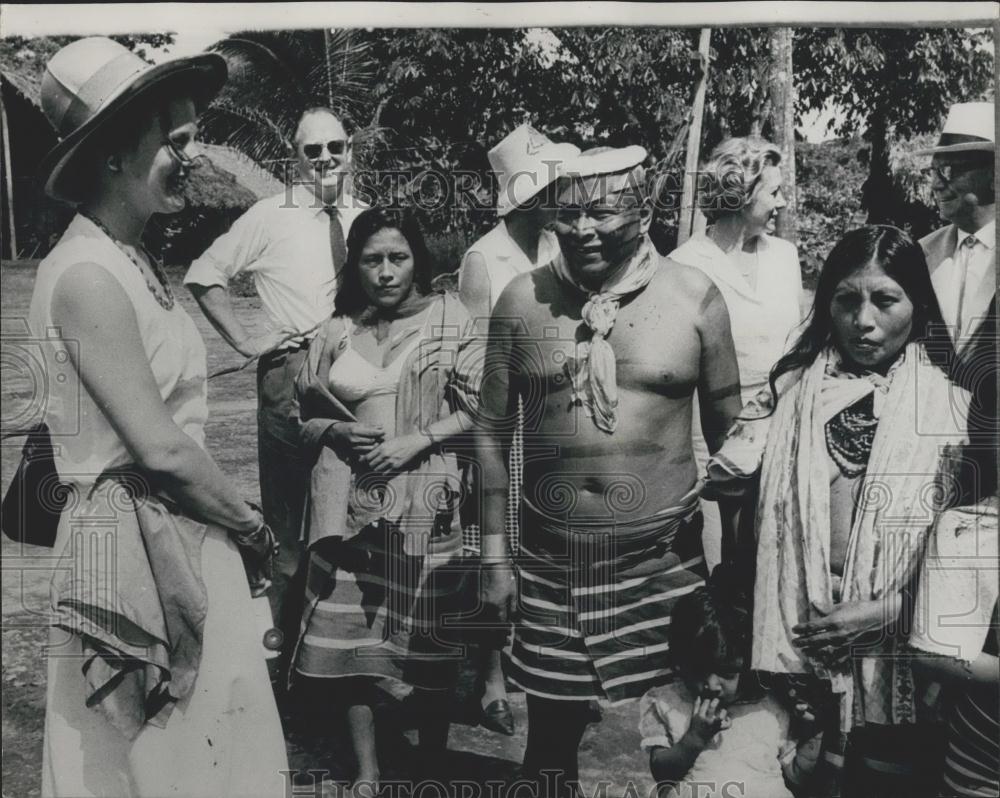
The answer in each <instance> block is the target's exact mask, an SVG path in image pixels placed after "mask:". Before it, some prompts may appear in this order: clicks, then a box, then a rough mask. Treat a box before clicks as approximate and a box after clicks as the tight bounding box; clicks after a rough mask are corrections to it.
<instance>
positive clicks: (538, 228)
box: [458, 124, 580, 318]
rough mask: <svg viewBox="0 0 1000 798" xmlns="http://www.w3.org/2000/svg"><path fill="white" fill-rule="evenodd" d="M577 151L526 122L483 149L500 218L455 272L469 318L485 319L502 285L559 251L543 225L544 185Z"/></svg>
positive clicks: (548, 215) (549, 203)
mask: <svg viewBox="0 0 1000 798" xmlns="http://www.w3.org/2000/svg"><path fill="white" fill-rule="evenodd" d="M579 153H580V149H579V148H578V147H576V146H574V145H573V144H557V143H555V142H553V141H550V140H549V139H548V137H547V136H545V135H544V134H542V133H539V132H538V131H537V130H535V129H534V128H533V127H532V126H531V125H528V124H523V125H519V126H518V127H516V128H514V130H512V131H511V132H510V133H508V134H507V136H505V137H504V139H503V140H502V141H501V142H500V143H499V144H497V145H496V146H495V147H494V148H493V149H492V150H490V151H489V159H490V166H491V167H492V169H493V172H494V174H495V175H496V176H497V216H499V217H500V222H499V223H498V224H497V226H496V227H494V228H493V229H492V230H490V231H489V232H488V233H487V234H486V235H484V236H483V237H482V238H480V239H479V240H478V241H476V242H475V243H474V244H473V245H472V246H471V247H469V249H468V250H467V251H466V253H465V257H464V258H463V259H462V265H461V267H460V268H459V272H458V290H459V296H460V297H461V299H462V302H463V303H464V304H465V306H466V308H468V310H469V313H471V314H472V317H473V318H486V317H488V316H489V313H490V310H492V309H493V306H494V305H495V304H496V302H497V300H498V299H499V298H500V293H501V292H502V291H503V289H504V288H505V287H506V285H507V283H509V282H510V281H511V280H513V279H514V278H515V277H516V276H517V275H519V274H523V273H524V272H526V271H530V270H531V269H534V268H536V267H537V266H539V265H544V264H546V263H548V262H549V261H550V260H552V258H554V257H555V255H556V253H557V252H558V251H559V244H558V242H557V241H556V238H555V236H554V235H553V234H552V233H551V232H550V231H549V230H548V229H546V228H547V226H548V225H549V224H550V223H551V222H552V221H553V220H554V219H555V203H554V197H553V196H552V193H551V190H550V189H551V187H552V186H553V185H554V184H555V179H556V176H557V174H558V171H557V170H558V169H559V167H560V166H561V165H562V163H563V161H565V160H566V159H567V158H571V157H574V156H576V155H579Z"/></svg>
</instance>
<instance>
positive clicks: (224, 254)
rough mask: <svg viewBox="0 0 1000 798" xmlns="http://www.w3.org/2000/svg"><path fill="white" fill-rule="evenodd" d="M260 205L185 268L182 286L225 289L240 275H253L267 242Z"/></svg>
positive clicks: (247, 213) (255, 206) (240, 219)
mask: <svg viewBox="0 0 1000 798" xmlns="http://www.w3.org/2000/svg"><path fill="white" fill-rule="evenodd" d="M264 221H265V218H264V215H263V214H262V213H261V203H258V204H257V205H254V206H253V207H252V208H251V209H250V210H248V211H247V212H246V213H244V214H243V215H242V216H241V217H240V218H239V219H237V220H236V221H235V222H233V226H232V227H230V228H229V231H228V232H226V233H224V234H222V235H221V236H219V237H218V238H217V239H215V241H214V242H213V243H212V244H211V246H209V248H208V249H207V250H205V252H204V253H203V254H202V255H201V257H200V258H197V259H196V260H195V261H194V262H193V263H192V264H191V266H190V268H188V271H187V274H186V275H185V276H184V285H201V286H205V287H206V288H209V287H211V286H214V285H219V286H222V287H223V288H225V287H226V286H228V285H229V281H230V280H231V279H232V278H233V277H235V276H236V275H237V274H239V273H240V272H243V271H253V269H254V267H255V265H256V263H257V261H258V260H259V258H260V256H261V254H262V253H263V251H264V247H265V245H266V242H267V228H266V225H265V224H264Z"/></svg>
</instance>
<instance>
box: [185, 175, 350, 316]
mask: <svg viewBox="0 0 1000 798" xmlns="http://www.w3.org/2000/svg"><path fill="white" fill-rule="evenodd" d="M337 207H338V210H339V211H340V221H341V225H342V227H343V229H344V238H345V239H346V238H347V234H348V232H349V231H350V229H351V224H352V223H353V222H354V220H355V219H356V218H357V217H358V215H359V214H360V213H361V212H362V211H364V210H367V206H366V205H364V204H363V203H361V202H360V201H354V200H353V198H352V197H350V196H347V197H344V198H343V199H342V200H341V202H339V203H338V205H337ZM241 272H250V273H251V274H253V279H254V285H255V286H256V288H257V293H258V294H259V295H260V301H261V305H262V306H263V308H264V313H265V314H266V315H267V322H268V329H269V330H277V329H280V328H281V327H287V326H290V327H293V328H295V329H296V330H298V331H299V332H306V331H308V330H312V329H314V328H315V327H316V326H317V325H319V324H321V323H322V322H324V321H326V320H327V319H328V318H330V316H331V315H332V314H333V300H334V296H335V294H336V288H337V286H336V280H335V275H334V268H333V256H332V255H331V253H330V217H329V216H328V215H327V214H326V213H325V212H324V210H323V206H322V203H321V202H319V201H318V200H317V198H316V196H315V195H314V194H313V193H312V192H311V191H310V190H309V188H308V187H306V186H305V185H303V184H301V183H296V184H293V185H292V186H291V187H289V188H288V189H287V190H285V191H283V192H282V193H281V194H278V195H276V196H274V197H268V198H267V199H263V200H261V201H260V202H258V203H257V204H256V205H254V206H253V207H252V208H250V210H248V211H247V212H246V213H245V214H243V215H242V216H241V217H240V218H239V219H237V220H236V221H235V222H234V223H233V226H232V227H231V228H230V229H229V232H227V233H225V234H224V235H222V236H219V238H217V239H216V240H215V242H214V243H213V244H212V245H211V246H210V247H209V248H208V249H207V250H206V251H205V253H204V254H203V255H202V256H201V257H200V258H198V259H197V260H195V261H194V262H193V263H192V264H191V267H190V268H189V269H188V272H187V275H186V276H185V277H184V284H185V285H191V284H194V285H203V286H206V287H207V286H213V285H221V286H223V287H225V286H227V285H228V284H229V281H230V280H231V279H232V278H233V277H235V276H236V275H237V274H239V273H241Z"/></svg>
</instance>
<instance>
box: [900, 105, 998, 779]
mask: <svg viewBox="0 0 1000 798" xmlns="http://www.w3.org/2000/svg"><path fill="white" fill-rule="evenodd" d="M994 113H995V112H994V104H993V103H992V102H973V103H959V104H957V105H953V106H952V107H951V109H950V110H949V112H948V118H947V121H946V122H945V125H944V129H943V131H942V132H941V136H940V138H939V140H938V143H937V145H936V146H934V147H932V148H930V149H927V150H922V151H920V152H918V153H916V154H917V155H930V156H932V161H931V167H930V169H929V170H928V173H929V178H930V180H931V189H932V190H933V192H934V201H935V202H936V203H937V206H938V212H939V213H940V214H941V217H942V218H943V219H944V220H945V221H946V222H950V224H948V225H947V226H946V227H943V228H941V229H940V230H936V231H935V232H933V233H931V234H930V235H928V236H926V237H925V238H923V239H921V241H920V245H921V247H923V250H924V254H925V255H926V256H927V265H928V268H929V269H930V274H931V282H932V283H933V285H934V291H935V293H936V294H937V298H938V302H939V304H940V305H941V313H942V315H943V316H944V320H945V322H946V323H947V324H948V327H949V333H950V336H951V343H952V345H953V351H952V360H951V369H950V370H951V377H952V379H953V380H954V381H955V382H957V383H958V384H960V385H962V386H963V387H965V388H967V389H968V390H969V391H970V393H971V394H972V405H971V407H970V408H969V411H968V432H969V444H968V446H967V447H966V448H965V451H964V452H963V454H962V460H963V474H962V477H961V478H960V488H961V491H962V496H961V499H960V501H959V502H958V504H959V505H960V506H959V507H958V508H956V509H953V510H949V511H948V512H947V513H945V515H944V516H942V517H941V519H940V520H939V522H938V525H937V529H936V531H935V537H934V541H933V543H932V545H931V547H930V549H929V551H930V554H929V560H928V563H932V562H936V563H937V568H936V570H935V569H934V568H925V571H924V574H923V576H922V579H921V584H920V590H921V596H920V601H919V602H918V604H919V606H920V607H924V606H925V605H926V607H929V608H937V609H935V611H934V613H932V612H931V611H930V610H928V612H927V615H928V617H927V618H926V619H925V621H926V623H925V624H924V625H922V626H914V629H915V630H916V631H915V633H914V637H913V639H912V640H911V643H913V645H914V647H915V649H917V650H923V651H930V652H932V653H933V655H934V656H931V657H924V658H922V659H921V660H918V662H919V663H920V665H921V666H922V667H921V670H922V672H923V676H924V678H926V679H927V680H930V681H936V682H940V683H941V684H943V685H945V686H946V687H947V688H948V690H949V696H950V699H951V703H950V705H949V706H947V707H946V711H947V713H948V720H947V724H946V728H947V740H946V745H945V746H944V750H945V755H944V757H943V761H942V763H941V782H942V783H941V785H939V786H940V789H941V790H942V792H941V793H940V794H942V795H944V794H948V795H954V794H961V795H996V788H997V764H998V759H997V747H996V744H995V742H996V732H997V726H998V723H1000V714H998V711H997V700H996V696H997V675H996V655H997V648H998V641H997V636H996V635H995V634H993V633H992V632H990V625H991V620H990V618H991V617H992V624H993V625H994V629H995V624H996V621H997V607H996V600H995V596H996V594H995V593H994V594H993V596H992V598H985V596H986V594H984V593H982V592H980V594H979V596H978V598H979V601H980V606H979V607H971V608H967V607H963V611H964V612H966V613H967V617H968V618H970V620H969V621H968V622H965V623H962V624H956V623H954V621H951V622H948V621H946V622H945V623H944V628H941V626H940V625H938V626H937V628H935V624H938V622H939V621H940V619H941V618H942V617H944V618H954V615H953V614H952V615H944V612H945V610H942V609H940V608H941V607H942V606H947V607H951V606H952V605H949V604H948V601H953V600H954V597H953V594H954V593H955V591H956V590H957V589H958V588H956V587H955V586H956V585H958V584H959V583H960V582H961V581H962V580H963V579H964V581H965V583H968V582H969V581H970V577H971V579H972V580H973V581H975V579H976V578H977V575H976V574H975V573H970V571H969V570H954V568H953V567H949V566H942V564H941V563H945V562H951V563H954V562H955V561H956V560H957V559H966V560H968V561H969V562H970V563H972V565H970V566H968V567H969V568H971V569H973V570H974V569H975V567H976V565H975V564H974V563H975V548H976V543H977V542H978V538H979V536H981V535H982V536H986V535H987V534H988V530H989V529H990V527H992V529H993V530H994V535H995V530H996V524H997V521H996V512H997V510H996V496H997V481H996V478H997V459H996V456H997V451H998V448H1000V434H998V433H1000V424H998V421H997V365H998V364H997V360H998V353H997V307H996V281H997V257H996V215H995V213H996V205H995V204H996V194H995V183H994V181H995V154H996V144H995V115H994ZM979 525H981V526H979ZM978 529H982V530H984V531H983V532H979V531H978ZM962 532H964V533H965V534H964V535H962V534H960V533H962ZM986 539H988V538H986ZM980 545H982V544H980ZM987 548H989V545H988V544H986V547H985V548H982V550H983V551H985V550H986V549H987ZM970 552H971V553H970ZM942 553H945V556H942V557H940V558H939V557H938V555H940V554H942ZM986 556H987V557H990V556H991V555H989V554H988V555H986ZM992 556H993V557H994V558H995V543H994V551H993V552H992ZM949 557H950V558H951V559H948V558H949ZM965 567H966V566H963V568H965ZM983 567H985V568H989V566H983ZM951 574H954V575H955V576H956V579H955V580H951V581H948V579H947V577H949V575H951ZM978 579H980V580H983V579H985V580H989V581H992V582H994V583H995V582H996V572H995V571H994V572H993V573H992V574H990V573H989V571H986V572H985V576H978ZM979 610H982V613H985V615H984V620H982V621H981V622H980V621H977V620H976V618H973V616H972V613H973V611H979ZM935 613H936V615H935ZM982 613H980V614H982ZM932 615H933V616H934V617H931V616H932ZM927 624H930V626H929V627H928V625H927ZM959 627H966V628H967V629H970V630H973V631H974V632H975V631H976V630H982V634H981V635H978V636H977V635H976V634H973V635H972V637H971V638H969V639H968V643H969V645H968V646H967V649H968V651H967V653H963V654H962V657H963V660H964V663H963V664H961V665H960V664H959V662H960V660H958V659H956V658H955V657H954V652H956V651H959V650H960V648H959V646H958V645H957V644H954V645H953V638H954V636H955V631H954V630H955V629H957V628H959ZM928 628H929V629H930V632H929V633H921V629H923V630H924V632H926V630H927V629H928ZM988 632H990V633H988ZM949 635H950V636H949ZM967 637H968V636H967ZM942 654H946V655H945V656H942ZM977 655H978V658H977ZM991 660H992V665H990V664H989V663H990V662H991ZM982 662H986V663H987V664H986V665H985V666H984V673H983V675H977V673H976V663H982ZM984 740H987V741H990V742H991V743H992V746H990V745H986V744H983V743H982V741H984Z"/></svg>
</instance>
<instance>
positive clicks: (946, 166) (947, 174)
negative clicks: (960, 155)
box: [920, 163, 975, 183]
mask: <svg viewBox="0 0 1000 798" xmlns="http://www.w3.org/2000/svg"><path fill="white" fill-rule="evenodd" d="M973 168H975V167H972V166H966V165H964V164H957V163H943V164H939V165H937V166H928V167H926V168H924V169H921V170H920V174H922V175H923V176H924V177H925V178H926V179H927V180H933V179H934V178H935V177H937V178H938V179H939V180H941V181H942V182H944V183H950V182H951V181H952V178H955V177H958V176H959V175H960V174H963V173H964V172H968V171H969V170H970V169H973Z"/></svg>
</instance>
